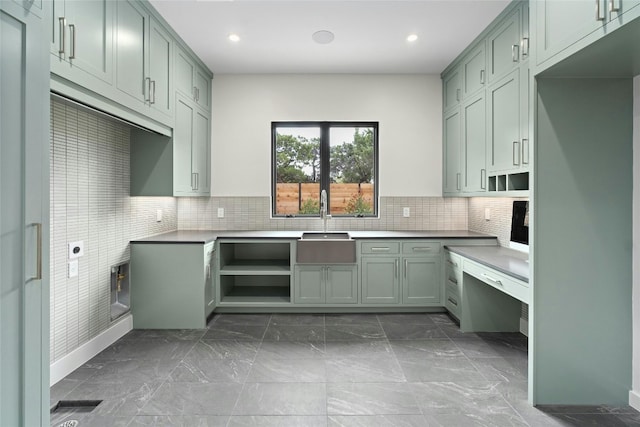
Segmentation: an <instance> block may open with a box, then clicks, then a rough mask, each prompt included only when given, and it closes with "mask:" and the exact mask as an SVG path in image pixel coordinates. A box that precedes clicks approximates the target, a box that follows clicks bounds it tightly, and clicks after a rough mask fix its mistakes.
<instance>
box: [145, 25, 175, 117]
mask: <svg viewBox="0 0 640 427" xmlns="http://www.w3.org/2000/svg"><path fill="white" fill-rule="evenodd" d="M172 66H173V39H172V38H171V36H170V35H169V34H168V33H167V31H166V30H165V29H164V28H163V27H162V26H161V25H160V24H158V22H156V20H155V19H153V18H152V19H151V26H150V28H149V73H148V75H149V80H150V84H151V93H150V94H149V97H148V99H149V101H148V102H149V105H150V106H151V108H153V109H154V110H155V111H158V112H159V113H162V114H164V115H166V116H168V117H172V111H173V87H172V84H171V83H172Z"/></svg>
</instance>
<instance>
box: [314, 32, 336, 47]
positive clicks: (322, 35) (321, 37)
mask: <svg viewBox="0 0 640 427" xmlns="http://www.w3.org/2000/svg"><path fill="white" fill-rule="evenodd" d="M311 38H312V39H313V41H314V42H316V43H318V44H329V43H331V42H332V41H333V39H334V38H335V36H334V35H333V33H332V32H331V31H327V30H320V31H316V32H315V33H313V34H312V35H311Z"/></svg>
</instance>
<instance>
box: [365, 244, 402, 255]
mask: <svg viewBox="0 0 640 427" xmlns="http://www.w3.org/2000/svg"><path fill="white" fill-rule="evenodd" d="M360 248H361V252H362V253H363V254H381V255H386V254H398V253H400V243H398V242H384V241H383V242H362V246H361V247H360Z"/></svg>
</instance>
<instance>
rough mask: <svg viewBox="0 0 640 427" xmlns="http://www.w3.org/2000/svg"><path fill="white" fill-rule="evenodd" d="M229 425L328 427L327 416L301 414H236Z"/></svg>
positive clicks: (249, 426) (238, 426)
mask: <svg viewBox="0 0 640 427" xmlns="http://www.w3.org/2000/svg"><path fill="white" fill-rule="evenodd" d="M227 426H228V427H326V426H327V417H326V416H324V415H320V416H313V415H309V416H300V415H266V416H259V415H234V416H232V417H231V419H230V420H229V424H228V425H227Z"/></svg>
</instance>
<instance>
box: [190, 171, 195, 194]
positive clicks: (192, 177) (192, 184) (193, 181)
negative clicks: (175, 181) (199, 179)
mask: <svg viewBox="0 0 640 427" xmlns="http://www.w3.org/2000/svg"><path fill="white" fill-rule="evenodd" d="M191 189H192V190H195V189H196V174H195V172H194V173H192V174H191Z"/></svg>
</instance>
